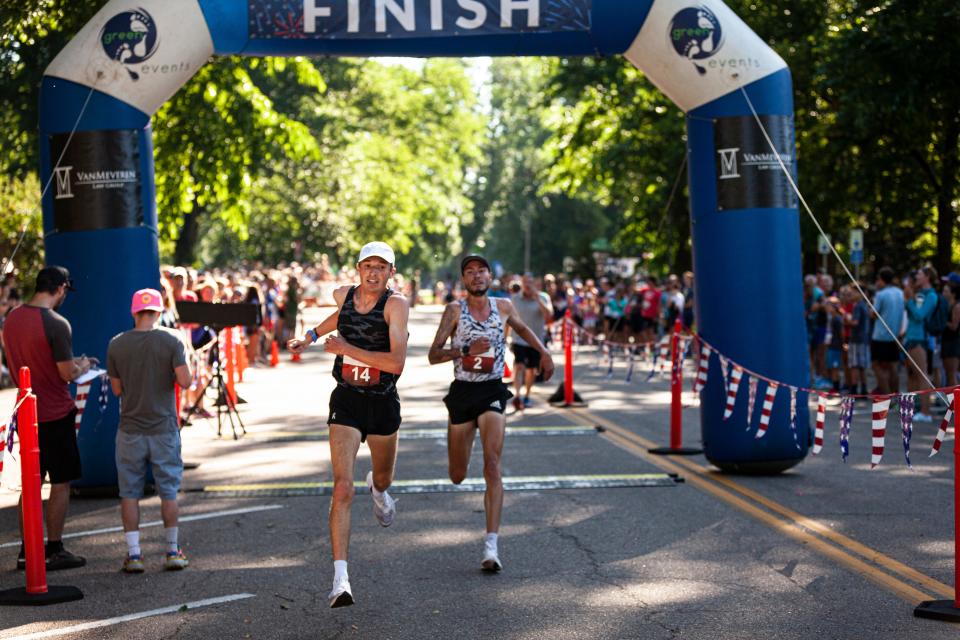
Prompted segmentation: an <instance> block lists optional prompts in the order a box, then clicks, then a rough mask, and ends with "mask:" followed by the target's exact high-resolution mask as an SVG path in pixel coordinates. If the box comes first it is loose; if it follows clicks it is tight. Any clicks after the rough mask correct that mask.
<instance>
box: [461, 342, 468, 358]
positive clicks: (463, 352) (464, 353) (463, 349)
mask: <svg viewBox="0 0 960 640" xmlns="http://www.w3.org/2000/svg"><path fill="white" fill-rule="evenodd" d="M460 355H462V356H468V355H470V345H468V344H465V345H463V346H462V347H460Z"/></svg>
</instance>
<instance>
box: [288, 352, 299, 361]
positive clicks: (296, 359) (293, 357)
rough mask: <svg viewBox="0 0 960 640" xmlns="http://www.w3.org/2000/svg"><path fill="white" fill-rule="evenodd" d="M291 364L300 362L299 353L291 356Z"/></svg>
mask: <svg viewBox="0 0 960 640" xmlns="http://www.w3.org/2000/svg"><path fill="white" fill-rule="evenodd" d="M290 362H300V354H299V353H293V354H290Z"/></svg>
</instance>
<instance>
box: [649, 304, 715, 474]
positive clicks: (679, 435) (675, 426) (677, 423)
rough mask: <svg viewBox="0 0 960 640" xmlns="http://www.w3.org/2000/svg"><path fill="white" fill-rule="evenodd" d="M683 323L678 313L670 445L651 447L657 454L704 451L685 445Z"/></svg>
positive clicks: (672, 353)
mask: <svg viewBox="0 0 960 640" xmlns="http://www.w3.org/2000/svg"><path fill="white" fill-rule="evenodd" d="M682 332H683V324H682V323H681V322H680V316H679V314H678V315H677V320H676V322H674V323H673V335H672V336H671V338H670V356H671V358H670V446H669V447H657V448H655V449H650V450H649V451H650V453H654V454H657V455H678V456H693V455H697V454H698V453H703V449H694V448H691V447H684V446H683V405H682V404H681V395H682V393H683V354H682V353H680V334H681V333H682Z"/></svg>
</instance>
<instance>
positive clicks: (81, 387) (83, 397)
mask: <svg viewBox="0 0 960 640" xmlns="http://www.w3.org/2000/svg"><path fill="white" fill-rule="evenodd" d="M91 384H92V383H91V382H85V383H83V384H78V385H77V398H76V400H74V404H76V407H77V417H76V418H75V419H74V421H73V428H74V429H75V430H76V432H77V433H79V432H80V421H81V420H83V410H84V409H85V408H86V406H87V396H88V395H89V394H90V385H91Z"/></svg>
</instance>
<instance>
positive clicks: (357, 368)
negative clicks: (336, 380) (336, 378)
mask: <svg viewBox="0 0 960 640" xmlns="http://www.w3.org/2000/svg"><path fill="white" fill-rule="evenodd" d="M343 381H344V382H346V383H347V384H349V385H353V386H354V387H372V386H374V385H378V384H380V370H379V369H375V368H373V367H371V366H370V365H368V364H364V363H362V362H360V361H358V360H354V359H353V358H350V357H348V356H343Z"/></svg>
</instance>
